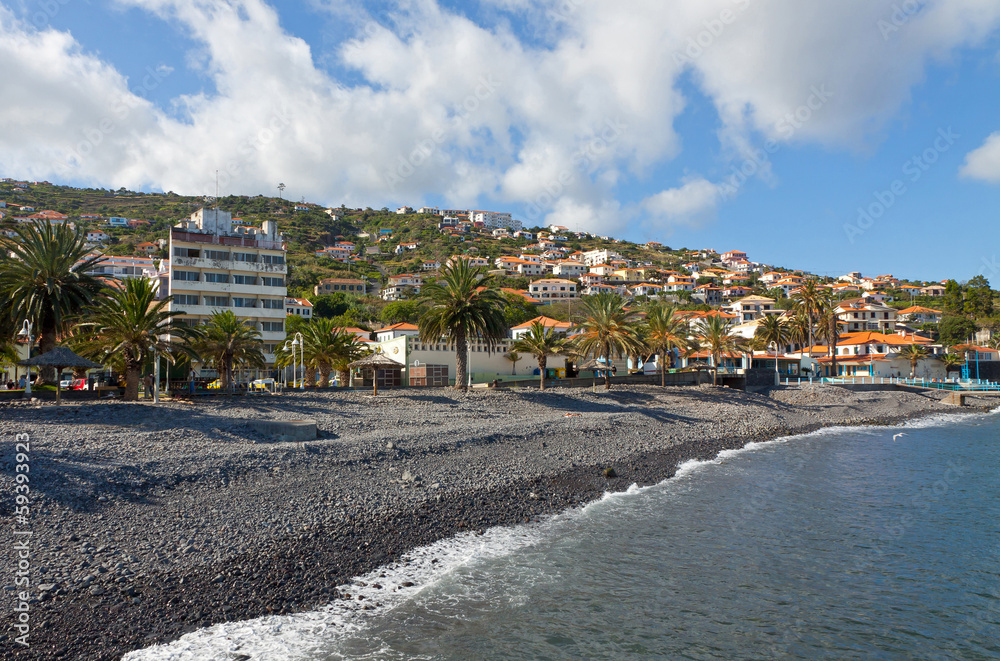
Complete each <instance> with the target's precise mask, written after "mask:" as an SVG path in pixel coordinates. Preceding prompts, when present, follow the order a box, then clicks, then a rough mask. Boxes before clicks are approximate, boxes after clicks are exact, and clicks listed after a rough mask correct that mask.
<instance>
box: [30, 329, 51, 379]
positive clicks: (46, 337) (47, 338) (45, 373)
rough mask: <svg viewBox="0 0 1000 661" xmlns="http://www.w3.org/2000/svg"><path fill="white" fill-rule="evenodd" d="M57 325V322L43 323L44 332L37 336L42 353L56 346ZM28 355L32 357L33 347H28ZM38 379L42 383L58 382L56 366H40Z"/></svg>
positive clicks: (39, 349)
mask: <svg viewBox="0 0 1000 661" xmlns="http://www.w3.org/2000/svg"><path fill="white" fill-rule="evenodd" d="M56 335H57V333H56V325H55V322H54V321H53V322H46V323H44V324H43V325H42V334H41V336H40V337H38V338H37V341H38V351H39V352H40V353H48V352H49V351H52V350H53V349H55V348H56ZM28 357H29V358H30V357H31V347H28ZM38 380H39V381H40V382H41V383H55V382H56V368H54V367H39V368H38Z"/></svg>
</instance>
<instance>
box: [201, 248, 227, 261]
mask: <svg viewBox="0 0 1000 661" xmlns="http://www.w3.org/2000/svg"><path fill="white" fill-rule="evenodd" d="M205 259H218V260H223V261H227V262H228V261H229V253H228V252H226V251H224V250H206V251H205Z"/></svg>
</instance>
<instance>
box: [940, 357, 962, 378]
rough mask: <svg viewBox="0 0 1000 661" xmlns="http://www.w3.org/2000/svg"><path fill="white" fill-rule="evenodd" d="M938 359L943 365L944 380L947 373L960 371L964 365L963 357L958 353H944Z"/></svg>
mask: <svg viewBox="0 0 1000 661" xmlns="http://www.w3.org/2000/svg"><path fill="white" fill-rule="evenodd" d="M939 358H940V360H941V362H942V363H943V364H944V376H945V378H946V379H947V378H948V374H949V373H951V372H956V371H959V370H961V369H962V365H964V364H965V356H963V355H962V354H959V353H946V354H942V355H941V356H940V357H939Z"/></svg>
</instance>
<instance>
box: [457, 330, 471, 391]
mask: <svg viewBox="0 0 1000 661" xmlns="http://www.w3.org/2000/svg"><path fill="white" fill-rule="evenodd" d="M468 347H469V343H468V342H467V341H466V339H465V333H456V334H455V390H466V389H467V388H468V386H467V384H466V381H467V379H466V373H467V370H468V367H469V353H468Z"/></svg>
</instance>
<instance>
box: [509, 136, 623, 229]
mask: <svg viewBox="0 0 1000 661" xmlns="http://www.w3.org/2000/svg"><path fill="white" fill-rule="evenodd" d="M627 130H628V126H627V125H626V124H625V123H624V122H622V121H621V119H619V118H617V117H616V118H615V119H606V120H604V125H603V126H602V128H601V129H600V130H599V131H596V132H595V133H594V135H593V137H591V138H590V139H588V140H585V141H583V142H582V143H580V145H579V147H578V149H577V150H576V152H574V154H573V156H572V159H571V160H572V162H573V167H572V168H566V169H564V170H561V171H560V172H559V174H558V175H556V177H555V178H554V179H552V180H551V181H549V182H548V183H547V184H545V185H544V186H543V187H542V188H543V189H544V191H543V192H541V193H539V194H538V195H537V196H535V199H533V200H532V201H531V202H530V203H529V204H528V206H527V207H526V208H525V212H524V215H525V217H526V218H527V219H528V220H532V221H534V220H538V218H540V217H541V216H542V214H543V213H545V210H546V209H551V208H552V206H553V205H554V204H555V202H556V200H558V199H559V198H560V197H561V196H562V194H563V193H564V192H565V191H566V188H567V187H568V186H569V185H570V184H571V183H572V182H573V180H574V179H575V178H576V177H577V174H578V173H579V172H589V171H590V169H591V168H593V167H594V166H595V165H596V164H597V162H598V161H599V160H600V158H601V157H603V156H604V155H605V154H607V153H608V151H609V150H610V149H612V148H613V147H614V145H615V143H617V142H618V141H620V140H621V138H622V136H623V135H624V134H625V132H626V131H627Z"/></svg>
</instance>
